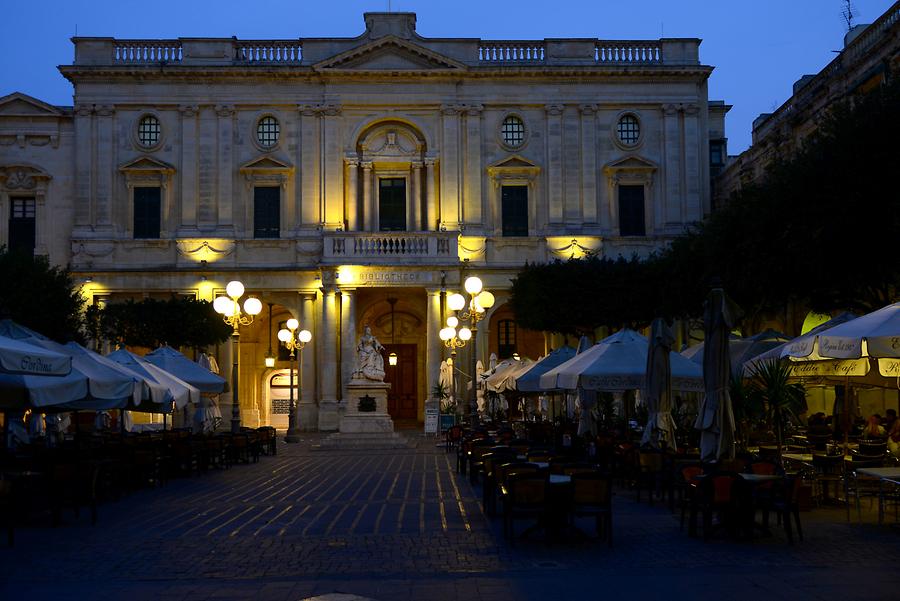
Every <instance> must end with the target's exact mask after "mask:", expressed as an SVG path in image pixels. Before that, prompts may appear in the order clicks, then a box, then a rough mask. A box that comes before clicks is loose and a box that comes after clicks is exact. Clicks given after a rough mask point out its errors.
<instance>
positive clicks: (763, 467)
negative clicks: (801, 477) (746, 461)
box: [750, 461, 780, 476]
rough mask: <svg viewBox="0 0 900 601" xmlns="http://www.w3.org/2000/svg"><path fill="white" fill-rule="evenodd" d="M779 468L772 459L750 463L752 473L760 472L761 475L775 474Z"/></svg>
mask: <svg viewBox="0 0 900 601" xmlns="http://www.w3.org/2000/svg"><path fill="white" fill-rule="evenodd" d="M779 471H780V470H779V468H778V466H777V465H776V464H774V463H772V462H771V461H754V462H753V463H751V464H750V473H751V474H759V475H761V476H774V475H775V474H777V473H778V472H779Z"/></svg>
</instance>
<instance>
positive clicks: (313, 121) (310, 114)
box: [297, 104, 322, 228]
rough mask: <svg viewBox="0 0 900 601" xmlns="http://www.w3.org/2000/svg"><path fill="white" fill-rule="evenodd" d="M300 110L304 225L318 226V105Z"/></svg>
mask: <svg viewBox="0 0 900 601" xmlns="http://www.w3.org/2000/svg"><path fill="white" fill-rule="evenodd" d="M297 110H298V111H299V112H300V145H301V146H302V148H303V150H304V152H302V153H301V154H300V158H301V163H300V178H301V180H302V183H301V188H302V192H301V198H302V202H301V203H300V207H301V215H300V221H301V224H302V225H303V227H307V228H311V227H318V226H319V224H320V223H321V222H322V211H321V203H320V199H319V188H320V186H319V183H320V182H319V178H320V176H319V169H320V158H321V152H320V151H319V120H318V118H317V117H316V107H315V106H313V105H309V104H304V105H300V106H298V107H297Z"/></svg>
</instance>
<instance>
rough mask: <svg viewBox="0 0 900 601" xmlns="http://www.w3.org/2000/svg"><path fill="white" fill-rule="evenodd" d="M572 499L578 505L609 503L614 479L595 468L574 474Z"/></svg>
mask: <svg viewBox="0 0 900 601" xmlns="http://www.w3.org/2000/svg"><path fill="white" fill-rule="evenodd" d="M572 500H573V501H574V503H575V504H576V505H607V506H608V505H609V504H610V503H611V501H612V480H611V479H610V477H609V476H607V475H604V474H601V473H600V472H599V471H597V470H595V471H593V472H579V473H574V474H572Z"/></svg>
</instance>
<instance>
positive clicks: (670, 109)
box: [662, 104, 678, 116]
mask: <svg viewBox="0 0 900 601" xmlns="http://www.w3.org/2000/svg"><path fill="white" fill-rule="evenodd" d="M662 111H663V114H664V115H670V116H671V115H675V114H676V113H678V105H677V104H664V105H662Z"/></svg>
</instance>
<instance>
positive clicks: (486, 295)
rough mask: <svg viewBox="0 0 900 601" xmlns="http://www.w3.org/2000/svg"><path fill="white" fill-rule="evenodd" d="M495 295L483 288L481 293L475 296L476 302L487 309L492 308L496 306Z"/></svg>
mask: <svg viewBox="0 0 900 601" xmlns="http://www.w3.org/2000/svg"><path fill="white" fill-rule="evenodd" d="M495 300H496V299H494V295H493V294H491V293H490V292H488V291H487V290H483V291H482V292H481V294H479V295H478V296H477V297H475V302H476V303H478V304H479V305H481V306H482V307H484V308H485V309H490V308H491V307H493V306H494V301H495Z"/></svg>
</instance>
